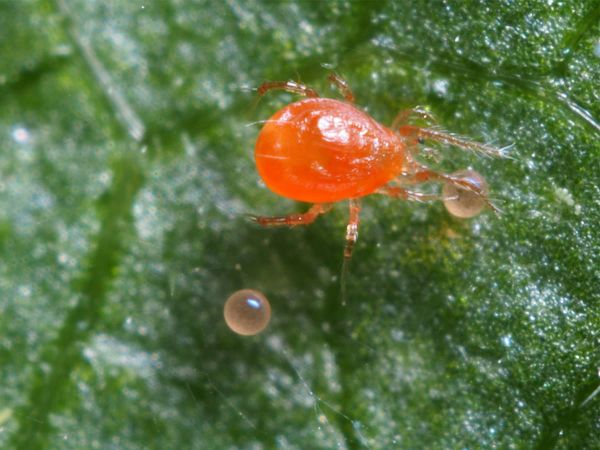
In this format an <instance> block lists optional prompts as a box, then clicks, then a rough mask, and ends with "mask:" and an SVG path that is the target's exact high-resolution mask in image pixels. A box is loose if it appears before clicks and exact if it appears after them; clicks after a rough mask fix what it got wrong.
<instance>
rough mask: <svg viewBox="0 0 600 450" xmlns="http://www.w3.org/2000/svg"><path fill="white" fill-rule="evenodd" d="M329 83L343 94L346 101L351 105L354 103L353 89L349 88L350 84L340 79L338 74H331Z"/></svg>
mask: <svg viewBox="0 0 600 450" xmlns="http://www.w3.org/2000/svg"><path fill="white" fill-rule="evenodd" d="M327 79H328V80H329V81H331V82H332V83H333V84H335V86H336V87H337V88H338V89H339V91H340V92H341V93H342V95H343V96H344V98H345V99H346V101H348V102H350V103H354V94H353V93H352V89H350V86H348V82H347V81H346V80H344V79H343V78H342V77H340V76H339V75H338V74H337V73H331V74H329V76H328V77H327Z"/></svg>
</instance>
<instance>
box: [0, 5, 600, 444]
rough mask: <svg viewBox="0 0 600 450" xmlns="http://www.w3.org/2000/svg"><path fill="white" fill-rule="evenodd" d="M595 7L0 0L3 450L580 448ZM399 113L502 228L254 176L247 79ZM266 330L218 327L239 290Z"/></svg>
mask: <svg viewBox="0 0 600 450" xmlns="http://www.w3.org/2000/svg"><path fill="white" fill-rule="evenodd" d="M599 23H600V6H599V5H598V2H597V1H595V0H594V1H592V0H590V1H587V0H584V1H575V0H566V1H551V0H550V1H547V2H540V1H534V0H524V1H520V2H510V1H502V2H501V1H492V2H441V1H440V2H438V1H432V2H424V3H419V2H384V1H377V2H375V1H372V2H371V1H360V2H359V1H322V2H317V1H294V2H291V1H290V2H270V1H242V0H226V1H216V0H212V1H211V0H208V1H178V0H155V1H147V2H134V1H121V0H104V1H99V0H94V1H89V0H55V1H50V0H48V1H42V0H40V1H34V0H18V1H17V0H0V102H1V105H2V108H1V109H0V152H1V153H0V255H1V263H0V333H1V334H0V336H1V340H0V447H1V448H9V449H23V450H24V449H27V450H29V449H31V450H36V449H83V448H85V449H95V448H98V449H185V448H190V449H191V448H194V449H233V448H236V449H271V448H279V449H308V448H310V449H331V448H340V449H359V448H371V449H390V448H578V449H579V448H590V449H592V448H600V394H599V392H600V390H599V386H600V374H599V369H600V302H599V300H600V233H599V231H598V227H599V225H600V200H599V199H600V187H599V186H600V139H599V137H600V124H599V122H600V101H599V100H600V96H599V92H600V91H599V89H598V87H599V86H600V25H599ZM332 69H335V70H336V71H337V72H338V73H340V74H341V75H343V76H344V77H345V78H346V79H347V80H348V82H349V84H350V86H351V87H352V89H353V90H354V92H355V94H356V97H357V102H358V104H359V105H360V106H361V107H362V108H364V109H365V110H366V111H367V112H368V113H369V114H371V115H372V116H373V117H375V118H376V119H377V120H379V121H381V122H382V123H387V124H389V123H390V122H391V121H392V119H393V118H394V116H395V114H396V113H397V112H398V111H399V110H402V109H406V108H410V107H412V106H415V105H421V106H424V107H426V108H428V109H429V110H430V111H431V112H432V113H434V114H435V115H436V117H437V118H438V120H439V122H440V123H441V124H442V125H443V126H444V127H445V128H446V129H448V130H452V131H454V132H457V133H460V134H463V135H466V136H470V137H473V138H474V139H478V140H481V141H485V142H490V143H493V144H495V145H498V146H505V145H509V144H514V147H513V148H512V149H511V152H510V154H511V158H510V159H487V158H480V157H477V156H475V155H472V154H464V153H461V152H459V151H456V150H452V149H448V150H444V152H443V154H444V158H443V161H441V162H440V163H439V164H437V167H438V168H440V169H444V170H447V171H453V170H457V169H459V168H464V167H468V166H472V167H473V168H475V169H476V170H477V171H479V172H480V173H482V174H484V176H485V177H486V179H487V181H488V183H489V184H490V187H491V190H492V197H493V198H494V200H495V201H496V202H497V204H498V205H499V206H500V207H501V209H502V210H503V213H502V214H501V215H500V216H499V217H496V216H494V215H493V214H492V213H489V212H488V213H484V214H482V215H481V216H479V217H477V218H474V219H472V220H467V221H461V220H458V219H454V218H452V217H451V216H449V215H448V213H446V212H445V210H444V208H443V206H442V205H441V204H439V203H431V204H418V203H409V202H404V201H400V200H393V199H388V198H383V197H378V196H371V197H368V198H366V199H365V201H364V208H363V212H362V216H361V220H362V222H361V229H360V239H359V241H358V243H357V245H356V247H355V251H354V258H353V261H352V264H351V266H350V271H349V274H348V280H347V288H348V302H347V305H346V306H342V304H341V302H340V290H339V277H340V266H341V259H342V257H341V256H342V249H343V245H344V244H343V241H344V232H345V225H346V222H347V214H348V213H347V207H346V206H345V205H344V204H340V205H339V206H337V207H336V208H335V209H334V210H333V212H331V213H329V214H327V215H325V216H323V217H322V218H319V219H318V220H317V221H316V222H315V223H314V224H312V225H311V226H309V227H305V228H302V227H301V228H294V229H261V228H260V227H258V226H256V225H255V224H253V223H251V222H249V221H247V220H246V219H245V214H246V213H254V214H264V215H278V214H285V213H291V212H297V211H303V210H305V209H306V207H307V206H306V205H302V204H297V203H294V202H291V201H288V200H285V199H282V198H280V197H278V196H276V195H275V194H273V193H271V192H270V191H268V189H267V188H266V187H265V186H264V185H263V184H261V182H260V179H259V177H258V174H257V173H256V170H255V167H254V161H253V153H252V152H253V146H254V141H255V139H256V136H257V134H258V131H259V130H260V121H261V120H264V119H266V118H268V117H269V116H270V115H271V114H272V113H273V112H275V111H276V110H277V109H278V108H280V107H281V106H283V105H285V104H286V103H289V102H290V101H292V100H293V99H294V96H292V95H290V94H286V93H273V94H269V95H268V96H266V97H265V98H264V99H262V100H261V101H260V102H259V103H257V102H256V92H255V88H256V87H257V86H259V85H260V84H261V83H262V82H263V81H266V80H288V79H296V80H301V81H302V82H304V83H306V84H308V85H310V86H312V87H314V88H315V89H317V90H318V91H319V92H321V93H324V94H326V95H328V96H336V95H338V94H337V93H335V92H334V91H333V90H332V89H331V87H330V86H329V84H328V82H327V80H326V77H327V75H328V74H329V73H330V71H331V70H332ZM242 288H254V289H259V290H260V291H262V292H263V293H265V295H266V296H267V297H268V298H269V300H270V302H271V307H272V309H273V316H272V320H271V324H270V325H269V328H268V329H267V330H266V331H265V332H263V333H262V334H260V335H258V336H255V337H241V336H238V335H236V334H233V333H232V332H231V331H230V330H229V329H228V328H227V326H226V325H225V322H224V320H223V317H222V311H223V304H224V301H225V299H226V298H227V297H228V296H229V294H230V293H232V292H233V291H235V290H237V289H242Z"/></svg>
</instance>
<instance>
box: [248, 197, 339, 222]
mask: <svg viewBox="0 0 600 450" xmlns="http://www.w3.org/2000/svg"><path fill="white" fill-rule="evenodd" d="M329 210H331V204H329V203H315V204H314V205H312V206H311V207H310V209H309V210H308V211H307V212H305V213H303V214H288V215H287V216H275V217H266V216H253V215H249V216H248V217H249V218H250V220H253V221H254V222H256V223H258V224H260V225H262V226H263V227H278V226H288V227H295V226H297V225H308V224H309V223H312V222H314V220H315V219H316V218H317V217H318V216H319V215H320V214H325V213H326V212H328V211H329Z"/></svg>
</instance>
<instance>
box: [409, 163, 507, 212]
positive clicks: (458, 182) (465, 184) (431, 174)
mask: <svg viewBox="0 0 600 450" xmlns="http://www.w3.org/2000/svg"><path fill="white" fill-rule="evenodd" d="M414 164H415V168H416V170H415V172H414V173H412V174H410V175H407V176H404V177H402V179H401V180H398V181H399V182H401V183H408V184H420V183H426V182H428V181H443V182H445V183H449V184H451V185H453V186H456V187H458V188H461V189H464V190H467V191H470V192H473V193H474V194H476V195H477V196H478V197H480V198H481V199H482V200H483V201H484V202H485V204H486V205H487V206H488V207H489V208H490V209H491V210H492V211H494V212H495V213H496V214H498V213H499V212H500V210H499V209H498V208H497V207H496V206H495V205H494V204H493V203H492V202H491V201H490V199H489V198H488V197H487V193H486V192H485V190H484V189H483V188H482V187H481V186H480V185H478V184H477V183H475V182H474V181H472V180H469V178H463V177H458V176H454V175H450V174H447V173H441V172H436V171H434V170H431V169H429V168H428V167H426V166H424V165H422V164H419V163H414Z"/></svg>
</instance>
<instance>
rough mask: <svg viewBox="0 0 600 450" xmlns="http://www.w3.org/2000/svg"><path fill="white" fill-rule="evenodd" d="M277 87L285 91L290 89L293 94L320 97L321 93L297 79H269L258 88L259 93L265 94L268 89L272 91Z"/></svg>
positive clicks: (260, 94)
mask: <svg viewBox="0 0 600 450" xmlns="http://www.w3.org/2000/svg"><path fill="white" fill-rule="evenodd" d="M275 89H281V90H283V91H288V92H291V93H293V94H300V95H304V96H305V97H318V96H319V94H318V93H317V91H315V90H314V89H312V88H309V87H308V86H305V85H304V84H302V83H298V82H296V81H267V82H265V83H263V84H261V85H260V86H259V88H258V90H257V91H258V95H259V96H261V97H262V96H263V95H265V93H266V92H267V91H272V90H275Z"/></svg>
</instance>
